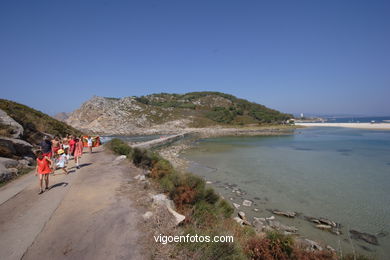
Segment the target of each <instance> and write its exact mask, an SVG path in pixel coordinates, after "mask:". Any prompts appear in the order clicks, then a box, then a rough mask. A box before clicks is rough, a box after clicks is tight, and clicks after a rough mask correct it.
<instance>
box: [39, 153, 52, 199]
mask: <svg viewBox="0 0 390 260" xmlns="http://www.w3.org/2000/svg"><path fill="white" fill-rule="evenodd" d="M36 156H37V168H36V173H35V176H37V175H38V174H39V185H40V191H39V193H38V194H42V193H43V179H45V184H46V190H48V189H49V175H50V173H51V171H52V170H51V168H50V165H51V164H52V161H51V160H50V158H49V157H47V156H43V153H42V151H37V153H36Z"/></svg>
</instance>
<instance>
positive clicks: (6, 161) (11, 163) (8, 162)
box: [0, 157, 19, 168]
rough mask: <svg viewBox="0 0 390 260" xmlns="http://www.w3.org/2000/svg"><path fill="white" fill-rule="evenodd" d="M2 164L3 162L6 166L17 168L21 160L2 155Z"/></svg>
mask: <svg viewBox="0 0 390 260" xmlns="http://www.w3.org/2000/svg"><path fill="white" fill-rule="evenodd" d="M0 164H2V165H3V166H4V167H5V168H17V167H18V166H19V162H18V161H17V160H14V159H10V158H5V157H0Z"/></svg>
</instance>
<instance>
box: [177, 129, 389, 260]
mask: <svg viewBox="0 0 390 260" xmlns="http://www.w3.org/2000/svg"><path fill="white" fill-rule="evenodd" d="M182 156H183V157H185V158H186V159H189V160H190V161H192V162H193V163H192V164H191V166H190V168H189V170H190V171H192V172H194V173H196V174H199V175H202V176H204V177H205V178H206V179H207V180H210V181H212V182H213V185H214V186H215V187H216V188H217V190H218V191H219V192H220V193H221V194H222V195H223V196H224V197H225V198H226V199H228V200H233V201H234V202H236V203H239V204H241V202H242V200H243V199H251V200H253V201H254V202H255V204H256V205H254V207H252V208H251V209H249V208H247V209H246V210H247V211H248V213H249V214H250V215H251V216H270V215H271V213H269V212H268V211H267V210H266V209H270V208H272V209H280V210H293V211H296V212H300V213H302V215H305V216H315V217H327V218H329V219H332V220H334V221H336V222H339V223H341V224H342V225H343V233H344V234H343V235H342V236H336V235H333V234H330V233H329V232H325V231H320V230H318V229H316V228H314V227H313V225H312V224H310V223H309V222H307V221H305V220H304V219H296V220H289V219H286V218H283V217H281V218H280V221H282V222H283V223H286V224H292V225H295V226H297V227H298V228H299V230H300V234H303V235H305V236H307V237H309V238H312V239H316V240H319V241H323V242H324V243H327V244H330V245H331V246H333V247H335V248H337V247H339V246H341V248H342V250H344V251H349V250H351V248H352V247H353V248H355V250H357V251H360V252H365V253H367V254H374V255H376V256H378V258H379V259H388V257H389V256H390V240H389V236H387V237H384V238H379V243H380V245H379V246H372V245H370V244H367V243H366V242H362V241H355V240H352V243H351V242H350V241H349V237H348V230H349V229H356V230H359V231H363V232H368V233H372V234H376V233H378V232H380V231H386V232H389V231H390V131H370V130H355V129H345V128H326V127H323V128H310V129H303V130H297V131H296V134H294V135H291V136H272V137H224V138H212V139H205V140H201V141H199V142H198V143H197V144H196V146H195V147H194V148H193V149H191V150H188V151H187V152H186V153H185V154H183V155H182ZM227 184H235V185H237V186H238V188H239V189H240V190H242V191H244V193H247V194H245V195H244V196H242V197H239V196H236V195H235V194H234V195H233V193H232V191H231V189H227V188H226V186H227ZM243 208H245V207H243V206H241V207H240V210H241V209H243ZM253 208H258V209H259V210H260V211H259V212H254V211H253ZM368 250H369V251H368ZM386 256H387V257H386Z"/></svg>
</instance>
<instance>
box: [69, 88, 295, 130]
mask: <svg viewBox="0 0 390 260" xmlns="http://www.w3.org/2000/svg"><path fill="white" fill-rule="evenodd" d="M290 118H292V115H289V114H285V113H281V112H279V111H277V110H274V109H270V108H267V107H265V106H263V105H260V104H256V103H253V102H249V101H247V100H245V99H240V98H237V97H235V96H232V95H228V94H224V93H220V92H191V93H187V94H167V93H161V94H151V95H147V96H141V97H135V96H132V97H124V98H107V97H96V96H95V97H93V98H92V99H90V100H88V101H87V102H85V103H84V104H83V105H82V106H81V107H80V108H79V109H77V110H75V111H74V112H73V113H71V114H70V115H69V118H67V119H66V120H65V121H66V122H67V123H68V124H70V125H72V126H74V127H76V128H78V129H82V130H85V131H93V132H97V133H106V134H145V133H146V132H145V131H150V132H151V133H152V132H153V131H154V132H156V133H157V132H164V130H169V131H173V130H177V129H184V128H202V127H211V126H217V125H219V126H225V127H226V126H244V125H269V124H282V123H285V122H286V121H287V120H288V119H290Z"/></svg>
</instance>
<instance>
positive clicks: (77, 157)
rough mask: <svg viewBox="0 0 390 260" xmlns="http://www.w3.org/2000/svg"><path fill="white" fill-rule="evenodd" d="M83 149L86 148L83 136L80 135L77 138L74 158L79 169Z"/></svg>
mask: <svg viewBox="0 0 390 260" xmlns="http://www.w3.org/2000/svg"><path fill="white" fill-rule="evenodd" d="M83 149H84V144H83V137H82V136H80V137H79V138H77V139H76V145H75V149H74V160H75V162H76V168H77V169H80V159H81V156H82V155H83Z"/></svg>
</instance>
